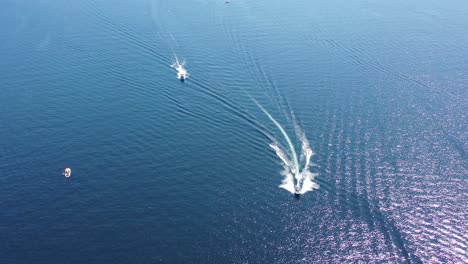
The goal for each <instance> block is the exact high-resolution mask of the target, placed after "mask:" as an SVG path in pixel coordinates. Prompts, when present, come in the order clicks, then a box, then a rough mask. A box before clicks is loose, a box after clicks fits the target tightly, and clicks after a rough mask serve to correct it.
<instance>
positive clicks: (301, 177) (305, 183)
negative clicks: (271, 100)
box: [252, 98, 320, 194]
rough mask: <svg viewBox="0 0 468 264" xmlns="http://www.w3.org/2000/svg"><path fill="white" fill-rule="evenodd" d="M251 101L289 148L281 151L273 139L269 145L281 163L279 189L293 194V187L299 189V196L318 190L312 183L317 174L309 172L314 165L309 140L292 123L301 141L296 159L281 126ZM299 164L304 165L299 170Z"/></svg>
mask: <svg viewBox="0 0 468 264" xmlns="http://www.w3.org/2000/svg"><path fill="white" fill-rule="evenodd" d="M252 100H253V101H254V102H255V103H256V104H257V106H258V107H259V108H260V109H261V110H262V111H263V112H264V113H265V114H266V115H267V116H268V118H269V119H270V120H271V121H272V122H273V124H275V126H276V127H277V128H278V129H279V131H280V132H281V134H282V135H283V137H284V139H285V140H286V142H287V143H288V146H289V152H287V151H285V150H283V149H282V148H281V145H280V144H279V143H278V142H277V141H276V140H274V139H273V143H271V144H270V147H271V148H272V149H273V150H274V151H275V153H276V155H277V156H278V157H279V158H280V160H281V161H282V162H283V171H282V172H281V175H283V177H284V179H283V181H282V182H281V185H280V186H279V187H280V188H283V189H285V190H287V191H289V192H290V193H294V192H295V187H299V188H300V193H301V194H304V193H306V192H308V191H312V190H313V189H318V188H319V187H320V186H319V185H318V184H317V183H316V182H314V179H315V177H317V175H318V174H317V173H312V172H310V167H311V166H313V165H314V164H313V163H311V161H310V160H311V158H312V156H313V155H314V152H313V151H312V149H311V148H310V143H309V140H308V139H307V138H306V136H305V133H304V131H302V129H301V128H300V126H299V125H298V124H297V122H295V121H294V128H295V130H296V134H297V137H298V138H299V140H300V141H301V156H300V159H298V157H297V154H296V150H295V148H294V145H293V144H292V141H291V138H290V137H289V135H288V134H287V133H286V131H285V130H284V128H283V127H282V126H281V124H280V123H279V122H278V121H276V119H275V118H274V117H273V116H272V115H271V114H270V113H269V112H268V111H267V110H266V109H265V108H263V107H262V106H261V105H260V104H259V103H258V102H257V101H256V100H255V99H253V98H252ZM300 164H304V166H303V167H302V168H301V166H300Z"/></svg>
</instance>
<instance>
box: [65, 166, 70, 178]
mask: <svg viewBox="0 0 468 264" xmlns="http://www.w3.org/2000/svg"><path fill="white" fill-rule="evenodd" d="M63 176H65V178H70V177H71V169H70V168H66V169H65V171H64V172H63Z"/></svg>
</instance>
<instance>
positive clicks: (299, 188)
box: [294, 186, 301, 197]
mask: <svg viewBox="0 0 468 264" xmlns="http://www.w3.org/2000/svg"><path fill="white" fill-rule="evenodd" d="M300 195H301V187H299V186H296V188H294V196H296V197H299V196H300Z"/></svg>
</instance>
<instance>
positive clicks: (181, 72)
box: [171, 55, 189, 79]
mask: <svg viewBox="0 0 468 264" xmlns="http://www.w3.org/2000/svg"><path fill="white" fill-rule="evenodd" d="M174 57H175V60H176V61H175V62H174V63H173V64H172V65H171V67H172V68H174V69H175V70H176V71H177V79H180V78H181V76H184V79H187V78H188V77H189V74H188V72H187V69H185V61H184V60H183V61H182V62H180V61H179V58H177V55H174Z"/></svg>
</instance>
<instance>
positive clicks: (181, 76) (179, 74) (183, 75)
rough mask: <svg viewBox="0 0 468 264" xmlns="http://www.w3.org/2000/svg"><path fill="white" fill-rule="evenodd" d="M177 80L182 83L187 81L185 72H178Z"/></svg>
mask: <svg viewBox="0 0 468 264" xmlns="http://www.w3.org/2000/svg"><path fill="white" fill-rule="evenodd" d="M177 79H179V80H181V81H184V80H185V79H187V73H186V72H178V73H177Z"/></svg>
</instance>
